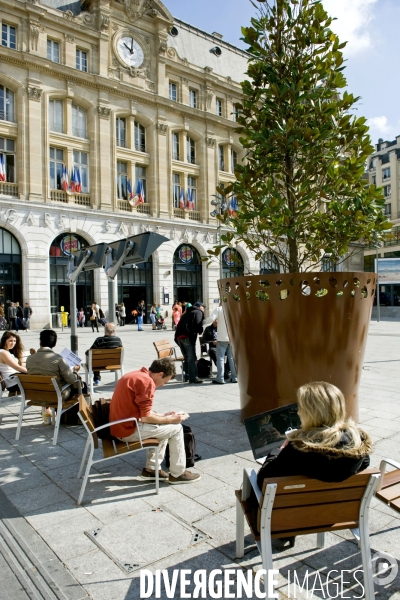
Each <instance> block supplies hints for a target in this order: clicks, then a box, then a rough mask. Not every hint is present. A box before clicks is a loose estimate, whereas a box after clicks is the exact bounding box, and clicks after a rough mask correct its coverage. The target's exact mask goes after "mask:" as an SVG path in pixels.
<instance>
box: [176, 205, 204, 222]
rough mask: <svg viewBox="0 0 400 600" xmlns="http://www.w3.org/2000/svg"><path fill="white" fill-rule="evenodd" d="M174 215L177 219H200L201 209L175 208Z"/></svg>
mask: <svg viewBox="0 0 400 600" xmlns="http://www.w3.org/2000/svg"><path fill="white" fill-rule="evenodd" d="M174 217H176V218H177V219H188V220H189V221H200V211H199V210H184V209H183V208H174Z"/></svg>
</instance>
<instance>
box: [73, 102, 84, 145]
mask: <svg viewBox="0 0 400 600" xmlns="http://www.w3.org/2000/svg"><path fill="white" fill-rule="evenodd" d="M72 135H74V136H76V137H79V138H87V122H86V110H84V109H83V108H81V107H80V106H78V105H77V104H73V105H72Z"/></svg>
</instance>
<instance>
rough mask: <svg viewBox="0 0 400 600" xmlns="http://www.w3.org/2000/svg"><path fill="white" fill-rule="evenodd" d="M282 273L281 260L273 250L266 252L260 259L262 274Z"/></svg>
mask: <svg viewBox="0 0 400 600" xmlns="http://www.w3.org/2000/svg"><path fill="white" fill-rule="evenodd" d="M273 273H280V266H279V261H278V259H277V258H276V256H275V254H274V253H273V252H266V253H265V254H264V256H263V257H262V258H261V260H260V275H268V274H273Z"/></svg>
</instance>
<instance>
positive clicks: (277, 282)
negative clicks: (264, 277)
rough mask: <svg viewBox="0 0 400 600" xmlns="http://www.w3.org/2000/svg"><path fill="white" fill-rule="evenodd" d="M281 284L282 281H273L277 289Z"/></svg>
mask: <svg viewBox="0 0 400 600" xmlns="http://www.w3.org/2000/svg"><path fill="white" fill-rule="evenodd" d="M282 284H283V281H282V279H278V281H275V285H276V286H277V287H279V286H280V285H282Z"/></svg>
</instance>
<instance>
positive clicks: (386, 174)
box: [382, 167, 390, 180]
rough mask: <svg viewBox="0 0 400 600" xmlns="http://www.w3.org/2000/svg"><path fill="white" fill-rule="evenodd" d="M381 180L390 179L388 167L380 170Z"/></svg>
mask: <svg viewBox="0 0 400 600" xmlns="http://www.w3.org/2000/svg"><path fill="white" fill-rule="evenodd" d="M382 179H383V180H385V179H390V167H387V168H386V169H382Z"/></svg>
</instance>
